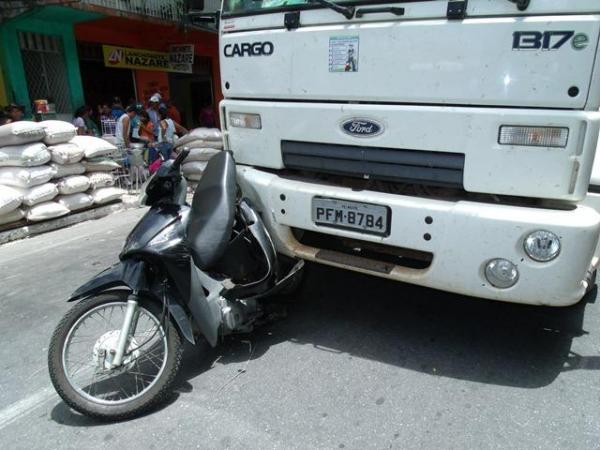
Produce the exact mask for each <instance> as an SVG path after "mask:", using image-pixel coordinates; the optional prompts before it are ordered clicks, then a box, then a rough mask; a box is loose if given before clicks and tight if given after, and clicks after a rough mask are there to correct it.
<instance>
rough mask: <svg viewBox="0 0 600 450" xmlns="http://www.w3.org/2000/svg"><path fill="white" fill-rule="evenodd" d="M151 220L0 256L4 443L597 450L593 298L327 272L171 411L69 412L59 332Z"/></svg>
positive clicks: (196, 352)
mask: <svg viewBox="0 0 600 450" xmlns="http://www.w3.org/2000/svg"><path fill="white" fill-rule="evenodd" d="M141 213H142V211H140V210H130V211H127V212H123V213H119V214H115V215H112V216H109V217H106V218H104V219H101V220H97V221H93V222H87V223H83V224H79V225H76V226H74V227H71V228H68V229H63V230H58V231H55V232H52V233H48V234H45V235H42V236H38V237H35V238H33V239H29V240H24V241H20V242H16V243H11V244H7V245H4V246H2V247H0V271H1V273H2V282H1V285H0V331H1V336H2V337H1V341H0V342H1V344H2V345H0V448H2V449H71V448H73V449H87V448H93V449H98V448H117V447H119V448H130V449H160V448H170V449H179V448H182V449H183V448H185V449H188V448H206V449H220V448H239V449H241V448H243V449H271V448H280V449H294V448H298V449H313V448H327V449H339V448H345V449H370V448H375V449H389V448H402V449H412V448H427V449H429V448H436V449H437V448H444V449H450V448H456V449H469V448H477V449H488V448H518V449H534V448H540V449H553V448H566V449H594V448H595V449H597V448H600V310H599V306H598V304H599V303H600V302H597V303H591V302H593V301H594V299H595V294H594V295H592V296H590V297H589V298H588V299H586V300H587V302H582V303H581V304H580V305H578V306H577V307H574V308H569V309H557V310H550V309H543V308H536V307H522V306H517V305H510V304H502V303H494V302H488V301H483V300H474V299H469V298H464V297H460V296H454V295H448V294H445V293H442V292H437V291H433V290H428V289H423V288H418V287H414V286H408V285H400V284H395V283H391V282H387V281H383V280H380V279H376V278H371V277H366V276H360V275H356V274H351V273H346V272H341V271H337V270H333V269H330V268H325V267H318V266H310V267H309V269H310V270H309V273H308V277H307V279H306V283H305V285H304V287H303V289H302V291H301V292H300V293H299V295H298V296H297V298H296V299H295V302H294V303H293V305H292V306H291V307H290V308H289V312H288V316H287V318H285V319H283V320H281V321H278V322H276V323H273V324H270V325H267V326H264V327H263V328H261V329H259V330H257V331H256V332H255V333H253V334H252V335H250V336H246V337H239V338H237V339H233V340H229V341H227V342H226V343H225V344H223V345H222V346H221V347H220V348H217V349H215V350H210V349H208V348H206V347H204V346H202V347H200V348H195V347H189V348H187V349H186V359H185V363H184V367H183V374H182V377H181V381H180V383H179V386H178V389H177V392H176V393H175V394H174V395H173V398H172V400H171V401H170V402H169V403H168V404H167V405H165V406H164V407H162V408H161V409H159V410H157V411H155V412H153V413H151V414H148V415H146V416H144V417H141V418H138V419H135V420H131V421H128V422H123V423H117V424H106V423H99V422H96V421H94V420H91V419H88V418H86V417H83V416H81V415H79V414H76V413H74V412H72V411H71V410H70V409H69V408H68V407H66V406H65V404H64V403H63V402H62V401H61V400H60V398H59V397H58V396H57V395H56V394H55V393H54V391H53V389H52V386H51V384H50V380H49V377H48V373H47V366H46V353H47V348H48V341H49V338H50V335H51V333H52V331H53V328H54V327H55V325H56V324H57V323H58V321H59V319H60V317H61V316H62V315H63V314H64V313H65V311H66V310H67V309H68V308H69V305H68V304H67V303H66V302H65V299H66V298H67V296H68V294H69V293H70V292H72V291H73V290H74V289H75V288H76V287H78V286H79V285H80V284H81V283H82V282H84V281H86V280H87V279H88V278H89V277H91V276H92V275H94V274H95V273H97V272H98V271H100V270H101V269H103V268H104V267H105V266H107V265H109V264H111V263H112V262H113V261H114V260H115V259H116V255H117V253H118V251H119V249H120V247H121V244H122V241H123V238H124V237H125V235H126V234H127V232H128V230H129V229H130V228H131V226H132V225H133V223H134V222H135V220H136V219H137V217H139V216H140V215H141Z"/></svg>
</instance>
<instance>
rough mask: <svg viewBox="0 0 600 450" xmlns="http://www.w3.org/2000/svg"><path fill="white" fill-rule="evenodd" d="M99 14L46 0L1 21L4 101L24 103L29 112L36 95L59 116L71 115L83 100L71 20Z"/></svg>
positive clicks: (83, 19)
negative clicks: (46, 102)
mask: <svg viewBox="0 0 600 450" xmlns="http://www.w3.org/2000/svg"><path fill="white" fill-rule="evenodd" d="M98 17H101V16H100V15H99V14H97V13H93V12H88V11H82V10H77V9H72V8H66V7H59V6H48V7H44V8H36V9H33V10H31V11H29V12H28V13H26V14H22V15H20V16H18V17H16V18H14V19H11V20H8V21H6V22H4V23H2V24H1V25H0V42H2V46H0V66H1V67H3V68H4V80H3V83H4V85H5V86H4V89H3V90H4V92H5V95H6V97H7V98H6V99H4V100H5V102H15V103H18V104H21V105H24V106H25V108H26V109H27V112H28V113H30V112H31V107H32V103H33V101H34V100H36V99H47V100H49V101H50V103H51V104H52V105H53V107H54V109H55V111H56V113H57V117H59V118H63V119H68V120H70V119H71V117H72V114H73V111H74V110H75V108H77V107H78V106H79V105H81V104H83V103H84V92H83V86H82V84H81V77H80V74H79V61H78V59H77V51H76V47H75V37H74V34H73V24H75V23H78V22H81V21H85V20H94V19H97V18H98ZM1 90H2V89H1V86H0V91H1Z"/></svg>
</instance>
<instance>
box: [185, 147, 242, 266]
mask: <svg viewBox="0 0 600 450" xmlns="http://www.w3.org/2000/svg"><path fill="white" fill-rule="evenodd" d="M235 202H236V177H235V161H234V160H233V156H231V153H229V152H226V151H223V152H220V153H218V154H217V155H215V156H213V157H212V158H211V159H210V161H209V162H208V164H207V165H206V169H205V170H204V174H203V176H202V178H201V179H200V181H199V182H198V186H197V187H196V192H195V193H194V198H193V200H192V208H191V211H190V216H189V221H188V224H187V230H186V239H187V244H188V247H189V249H190V253H191V256H192V259H193V261H194V264H195V265H196V266H197V267H198V268H199V269H201V270H209V269H210V268H211V267H212V266H213V265H214V264H215V263H216V262H217V261H218V260H219V258H220V257H221V256H223V254H224V253H225V250H226V249H227V244H228V243H229V240H230V238H231V231H232V228H233V222H234V218H235Z"/></svg>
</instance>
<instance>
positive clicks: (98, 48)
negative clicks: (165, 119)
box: [75, 17, 222, 128]
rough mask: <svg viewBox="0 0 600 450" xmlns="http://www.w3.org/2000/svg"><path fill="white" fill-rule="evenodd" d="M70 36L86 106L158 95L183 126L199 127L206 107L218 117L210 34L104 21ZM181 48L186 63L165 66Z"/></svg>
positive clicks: (213, 37) (78, 28)
mask: <svg viewBox="0 0 600 450" xmlns="http://www.w3.org/2000/svg"><path fill="white" fill-rule="evenodd" d="M75 38H76V40H77V48H78V51H79V60H80V65H81V78H82V84H83V86H84V91H85V92H86V101H87V103H88V104H90V105H92V106H96V105H98V104H101V103H107V102H110V101H111V100H112V98H114V97H119V98H120V99H121V100H122V102H123V103H124V104H127V103H129V102H130V101H132V100H134V99H135V100H137V101H139V102H143V103H146V102H147V101H148V99H149V98H150V96H152V95H153V94H155V93H157V92H159V93H160V94H161V96H162V98H163V100H167V99H169V100H172V101H173V102H174V103H175V105H176V107H177V109H178V110H179V111H180V112H181V116H182V125H184V126H186V127H188V128H190V127H193V126H197V125H198V124H199V116H200V111H201V109H202V108H203V107H206V106H207V105H209V106H210V107H211V108H212V109H213V114H214V116H215V117H218V110H217V107H218V102H219V101H220V99H221V98H222V94H221V89H220V79H219V65H218V37H217V35H216V34H214V33H208V32H202V31H195V30H194V31H187V32H184V31H182V30H180V29H179V28H178V27H176V26H174V25H173V26H170V25H164V24H156V23H150V22H143V21H135V20H131V19H125V18H120V17H107V18H103V19H100V20H96V21H93V22H86V23H80V24H77V25H76V26H75ZM190 44H191V45H190ZM182 45H183V46H186V45H187V46H188V47H190V48H189V50H188V51H189V56H190V59H189V64H188V65H187V66H186V65H185V64H183V65H181V64H180V65H178V66H172V65H170V64H169V61H170V57H172V55H173V54H174V53H173V52H174V51H177V50H179V51H182V49H181V46H182ZM174 47H178V48H174ZM88 92H89V94H88Z"/></svg>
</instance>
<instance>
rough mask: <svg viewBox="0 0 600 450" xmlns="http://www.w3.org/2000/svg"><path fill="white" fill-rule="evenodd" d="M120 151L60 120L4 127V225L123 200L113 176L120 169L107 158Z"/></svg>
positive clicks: (0, 202) (0, 137)
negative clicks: (83, 134) (82, 133)
mask: <svg viewBox="0 0 600 450" xmlns="http://www.w3.org/2000/svg"><path fill="white" fill-rule="evenodd" d="M116 150H117V148H116V147H115V146H114V145H113V144H111V143H109V142H106V141H105V140H103V139H100V138H96V137H92V136H77V130H76V128H75V127H74V126H73V125H72V124H70V123H68V122H63V121H59V120H47V121H43V122H39V123H36V122H15V123H11V124H7V125H3V126H0V225H4V224H10V223H13V222H18V221H20V220H21V219H23V218H25V219H27V220H28V221H33V222H35V221H40V220H47V219H51V218H55V217H60V216H64V215H65V214H68V213H69V212H71V211H76V210H80V209H82V208H86V207H90V206H92V205H93V204H104V203H107V202H110V201H113V200H117V199H120V198H121V197H122V195H123V193H124V191H122V190H117V189H115V188H113V187H112V186H113V185H114V176H113V174H112V173H111V172H112V171H113V170H115V169H118V168H119V167H120V166H119V164H117V163H116V162H115V161H114V160H112V159H110V158H108V155H110V154H112V153H114V152H115V151H116ZM106 189H108V190H106Z"/></svg>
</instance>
